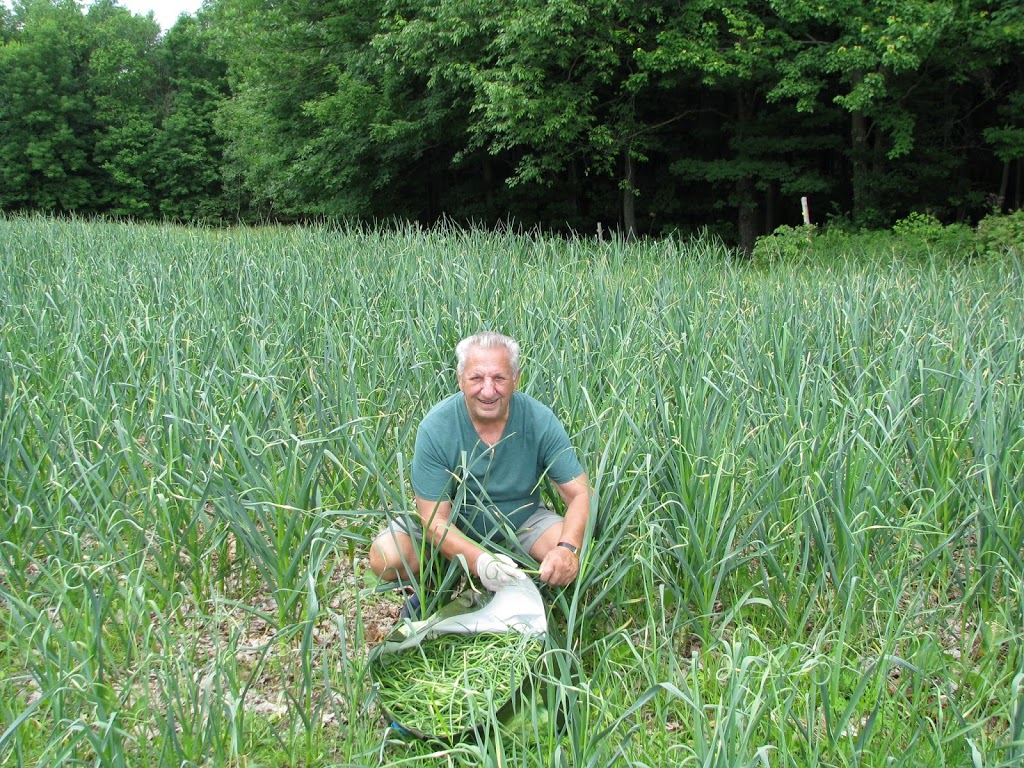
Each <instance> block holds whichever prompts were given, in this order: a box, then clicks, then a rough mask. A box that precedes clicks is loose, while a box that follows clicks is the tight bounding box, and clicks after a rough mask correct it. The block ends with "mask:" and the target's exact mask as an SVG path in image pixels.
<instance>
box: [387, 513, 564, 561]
mask: <svg viewBox="0 0 1024 768" xmlns="http://www.w3.org/2000/svg"><path fill="white" fill-rule="evenodd" d="M564 519H565V518H563V517H562V516H561V515H560V514H558V513H557V512H555V511H554V510H552V509H548V508H547V507H544V506H541V507H539V508H538V509H537V511H536V512H534V513H533V514H532V515H530V517H529V518H527V520H526V522H525V523H523V525H522V527H521V528H519V529H518V530H517V531H516V538H517V539H518V540H519V546H520V547H522V548H523V552H525V553H526V554H530V550H531V549H533V545H534V544H536V543H537V541H538V540H539V539H540V537H541V536H543V535H544V531H546V530H547V529H548V528H550V527H551V526H552V525H554V524H555V523H560V522H562V521H563V520H564ZM385 530H389V531H392V532H393V533H405V534H408V535H409V536H413V537H420V536H422V535H423V528H422V526H421V525H420V523H419V521H418V520H416V515H415V513H413V512H410V513H409V514H407V515H404V516H402V517H396V518H395V519H393V520H392V521H391V522H390V523H388V526H387V528H385Z"/></svg>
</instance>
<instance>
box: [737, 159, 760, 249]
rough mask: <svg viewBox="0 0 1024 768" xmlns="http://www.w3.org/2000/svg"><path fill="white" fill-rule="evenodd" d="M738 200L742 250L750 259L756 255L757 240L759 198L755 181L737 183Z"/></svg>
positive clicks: (741, 180)
mask: <svg viewBox="0 0 1024 768" xmlns="http://www.w3.org/2000/svg"><path fill="white" fill-rule="evenodd" d="M736 199H737V201H738V202H739V216H738V221H737V224H738V226H739V238H740V248H741V249H742V250H743V255H744V256H745V257H747V258H748V259H749V258H750V257H751V256H752V255H753V253H754V241H755V240H756V239H757V198H756V195H755V192H754V180H753V179H750V178H746V179H740V180H739V181H737V182H736Z"/></svg>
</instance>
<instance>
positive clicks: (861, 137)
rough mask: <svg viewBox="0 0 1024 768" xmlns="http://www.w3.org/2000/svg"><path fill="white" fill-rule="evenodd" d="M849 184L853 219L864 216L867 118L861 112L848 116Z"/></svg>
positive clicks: (866, 169)
mask: <svg viewBox="0 0 1024 768" xmlns="http://www.w3.org/2000/svg"><path fill="white" fill-rule="evenodd" d="M850 144H851V151H850V165H851V174H850V184H851V185H852V187H853V219H854V221H856V220H857V219H858V217H860V216H861V215H863V214H864V212H865V211H866V210H867V207H868V198H869V195H868V176H869V170H870V166H869V164H868V154H869V151H870V150H869V149H868V118H867V116H866V115H865V114H864V113H863V112H854V113H852V114H851V115H850Z"/></svg>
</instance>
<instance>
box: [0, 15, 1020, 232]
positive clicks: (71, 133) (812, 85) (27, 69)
mask: <svg viewBox="0 0 1024 768" xmlns="http://www.w3.org/2000/svg"><path fill="white" fill-rule="evenodd" d="M0 41H2V44H3V46H2V49H0V125H2V128H0V163H2V165H3V176H2V179H0V208H2V209H3V210H5V211H48V212H55V213H63V212H76V213H82V214H102V215H108V216H124V217H132V218H136V219H142V220H157V219H159V220H174V221H239V220H241V221H248V220H259V221H266V220H276V221H296V220H303V219H310V218H325V219H331V220H335V219H337V220H345V221H350V222H351V221H360V222H383V221H387V220H393V219H402V220H414V221H419V222H422V223H424V224H431V223H434V222H436V221H438V220H439V219H445V220H448V221H454V222H457V223H472V224H478V225H484V226H495V225H505V224H511V225H515V226H523V227H529V228H532V227H539V228H543V229H546V230H554V231H562V230H571V231H576V232H585V233H588V234H589V233H593V232H595V231H596V228H597V227H599V226H600V227H603V228H604V229H605V230H610V229H617V230H619V231H621V232H624V233H628V234H637V235H662V234H665V233H667V232H673V231H679V232H687V231H694V230H697V229H701V228H707V229H710V230H712V231H714V232H716V233H718V234H720V235H722V236H723V237H725V238H726V239H727V240H729V241H731V242H734V243H738V244H740V245H742V246H743V247H744V248H746V249H748V250H749V248H750V247H751V245H752V244H753V241H754V238H756V237H757V236H758V235H759V234H762V233H767V232H771V231H772V230H773V229H774V228H775V227H777V226H779V225H781V224H793V223H799V221H800V218H801V205H800V200H801V198H803V197H806V198H808V200H809V201H810V207H811V213H812V216H813V218H815V220H816V221H817V222H818V223H821V222H824V221H826V220H828V221H831V222H837V223H843V224H849V225H852V226H857V227H866V228H872V227H885V226H889V225H891V224H892V223H893V222H894V221H896V220H898V219H899V218H901V217H904V216H906V215H908V214H909V213H911V212H915V211H919V212H924V211H926V212H928V213H930V214H932V215H934V216H936V217H938V218H939V219H941V220H943V221H949V222H952V221H962V222H970V221H976V220H977V219H979V218H980V217H982V216H984V215H985V214H988V213H991V212H993V211H1000V210H1009V209H1015V208H1020V207H1021V205H1022V203H1024V201H1022V192H1024V189H1022V188H1024V178H1022V177H1024V6H1022V5H1021V3H1020V2H1019V0H829V2H823V1H822V0H715V1H714V2H712V1H711V0H675V1H674V2H665V1H660V0H433V1H432V2H431V1H423V0H419V1H417V0H372V1H371V0H207V1H206V4H205V5H204V7H203V9H202V10H201V11H200V12H199V13H198V14H197V15H196V16H195V17H189V16H183V17H182V18H181V19H180V20H179V21H178V23H177V24H176V25H175V26H174V27H172V28H171V29H170V30H168V31H167V32H166V33H165V34H161V32H160V29H159V27H158V26H157V24H156V23H155V22H154V21H153V19H152V18H151V17H142V16H137V15H133V14H132V13H130V12H129V11H127V10H126V9H124V8H122V7H120V6H118V5H117V3H116V2H113V0H97V1H96V2H94V3H92V4H90V5H88V6H86V5H84V4H83V3H80V2H75V0H15V2H14V4H13V7H12V8H7V7H6V6H4V7H3V8H2V9H0Z"/></svg>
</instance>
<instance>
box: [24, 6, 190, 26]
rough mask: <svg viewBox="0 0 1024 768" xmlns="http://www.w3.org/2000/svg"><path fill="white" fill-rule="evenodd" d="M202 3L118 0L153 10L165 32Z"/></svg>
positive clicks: (134, 10) (141, 11) (142, 13)
mask: <svg viewBox="0 0 1024 768" xmlns="http://www.w3.org/2000/svg"><path fill="white" fill-rule="evenodd" d="M87 1H88V0H87ZM202 4H203V0H118V5H120V6H121V7H123V8H127V9H128V10H129V11H131V12H132V13H135V14H138V15H140V16H145V15H146V14H147V13H149V12H150V11H152V12H153V17H154V18H155V19H156V23H157V24H159V25H160V28H161V29H162V30H164V31H165V32H166V31H167V30H168V29H170V28H171V27H173V26H174V22H176V21H177V20H178V16H180V15H181V14H183V13H188V14H195V12H196V11H198V10H199V7H200V6H201V5H202ZM4 5H6V6H7V7H8V8H10V7H11V6H12V5H13V2H12V0H4Z"/></svg>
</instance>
